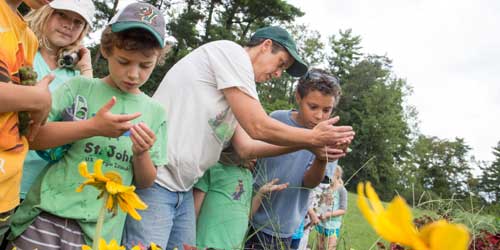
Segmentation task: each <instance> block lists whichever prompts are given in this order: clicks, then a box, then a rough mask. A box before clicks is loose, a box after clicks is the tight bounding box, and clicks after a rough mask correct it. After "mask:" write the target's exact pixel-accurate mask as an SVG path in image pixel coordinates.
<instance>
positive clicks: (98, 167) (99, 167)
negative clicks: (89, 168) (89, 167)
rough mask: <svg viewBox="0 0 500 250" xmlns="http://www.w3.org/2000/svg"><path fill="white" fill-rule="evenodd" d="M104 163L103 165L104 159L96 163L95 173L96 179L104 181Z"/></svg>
mask: <svg viewBox="0 0 500 250" xmlns="http://www.w3.org/2000/svg"><path fill="white" fill-rule="evenodd" d="M102 163H103V161H102V159H97V160H96V161H95V162H94V173H95V175H96V177H98V178H103V179H104V175H103V174H102Z"/></svg>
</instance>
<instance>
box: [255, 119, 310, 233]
mask: <svg viewBox="0 0 500 250" xmlns="http://www.w3.org/2000/svg"><path fill="white" fill-rule="evenodd" d="M271 117H272V118H274V119H276V120H278V121H280V122H283V123H285V124H287V125H290V126H293V127H301V126H300V125H299V124H297V123H296V122H295V121H294V120H292V118H291V111H290V110H279V111H275V112H273V113H271ZM313 160H314V155H313V154H312V153H311V152H309V151H307V150H300V151H296V152H293V153H289V154H284V155H280V156H275V157H268V158H262V159H259V160H258V161H257V171H256V176H255V183H254V188H255V190H258V189H259V188H260V187H261V186H262V185H264V184H265V183H267V182H269V181H271V180H272V179H274V178H279V179H280V180H279V183H286V182H288V183H289V186H288V188H287V189H285V190H282V191H279V192H273V193H271V194H270V195H269V196H266V197H265V198H263V200H262V205H261V206H260V208H259V210H258V211H257V212H256V213H255V214H254V215H253V217H252V222H251V223H252V226H253V227H254V228H255V229H256V230H257V229H259V230H262V231H263V232H264V233H267V234H270V235H277V234H278V235H279V237H281V238H288V237H291V236H292V235H293V233H294V232H295V229H297V228H298V226H299V225H300V223H301V222H302V220H303V219H304V217H305V215H306V212H307V208H308V198H309V193H310V190H309V189H307V188H304V187H303V181H304V174H305V172H306V170H307V169H308V167H309V166H310V165H311V163H312V161H313Z"/></svg>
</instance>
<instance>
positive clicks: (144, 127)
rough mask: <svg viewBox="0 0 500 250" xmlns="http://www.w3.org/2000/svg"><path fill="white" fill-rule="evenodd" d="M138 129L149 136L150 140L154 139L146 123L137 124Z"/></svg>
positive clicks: (153, 134)
mask: <svg viewBox="0 0 500 250" xmlns="http://www.w3.org/2000/svg"><path fill="white" fill-rule="evenodd" d="M139 127H140V128H141V129H142V130H143V131H144V132H146V133H147V134H148V135H149V137H151V138H155V137H156V135H155V133H154V132H153V131H152V130H151V129H150V128H149V127H148V125H147V124H146V123H144V122H141V123H139Z"/></svg>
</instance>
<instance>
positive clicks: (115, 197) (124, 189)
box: [76, 159, 148, 220]
mask: <svg viewBox="0 0 500 250" xmlns="http://www.w3.org/2000/svg"><path fill="white" fill-rule="evenodd" d="M102 164H103V161H102V160H101V159H98V160H97V161H96V162H95V163H94V171H95V172H94V173H89V171H88V169H87V162H81V163H80V164H79V165H78V171H79V172H80V175H82V176H83V177H85V178H86V180H85V182H83V183H82V184H81V185H80V186H79V187H78V188H77V189H76V191H77V192H81V191H82V190H83V188H84V187H85V186H87V185H90V186H94V187H95V188H97V189H98V190H100V191H101V193H100V194H99V198H101V197H103V196H105V197H106V208H107V209H108V211H112V212H113V214H116V211H117V207H118V206H119V207H120V208H121V209H122V210H123V211H124V212H126V213H128V214H129V215H130V216H131V217H132V218H134V219H136V220H140V219H141V216H140V215H139V213H137V210H136V209H140V210H143V209H146V208H147V207H148V206H147V205H146V204H145V203H144V202H143V201H141V199H140V198H139V196H137V194H135V192H134V191H135V187H134V186H133V185H132V186H125V185H123V184H122V178H121V176H120V174H119V173H117V172H114V171H109V172H106V173H104V174H103V173H102Z"/></svg>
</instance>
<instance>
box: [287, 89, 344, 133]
mask: <svg viewBox="0 0 500 250" xmlns="http://www.w3.org/2000/svg"><path fill="white" fill-rule="evenodd" d="M296 100H297V104H298V105H299V113H298V119H299V120H300V121H301V122H302V125H303V126H304V127H306V128H314V127H315V126H316V124H318V123H319V122H322V121H325V120H327V119H328V118H329V117H330V115H331V114H332V110H333V108H334V105H335V97H333V96H332V95H324V94H323V93H321V92H320V91H318V90H311V91H310V92H309V93H308V94H307V95H306V96H304V97H303V98H301V97H300V96H299V94H296Z"/></svg>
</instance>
